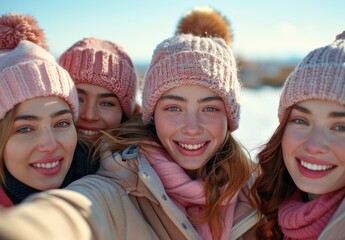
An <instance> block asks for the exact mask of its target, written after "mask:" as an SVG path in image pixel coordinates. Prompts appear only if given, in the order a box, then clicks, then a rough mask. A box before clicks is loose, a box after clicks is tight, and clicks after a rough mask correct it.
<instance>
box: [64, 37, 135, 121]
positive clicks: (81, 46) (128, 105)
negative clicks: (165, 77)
mask: <svg viewBox="0 0 345 240" xmlns="http://www.w3.org/2000/svg"><path fill="white" fill-rule="evenodd" d="M59 62H60V64H61V66H62V67H63V68H65V69H66V70H67V71H68V72H69V73H70V75H71V77H72V79H73V81H74V82H75V84H78V83H89V84H94V85H97V86H100V87H104V88H106V89H108V90H110V91H111V92H113V93H114V94H115V95H116V96H117V97H118V99H119V101H120V104H121V106H122V109H123V111H124V113H125V115H126V116H127V117H131V116H132V114H133V112H134V107H135V95H136V88H137V79H136V73H135V70H134V66H133V63H132V61H131V59H130V57H129V56H128V54H127V53H126V52H125V51H124V50H123V48H122V47H120V46H119V45H117V44H115V43H113V42H110V41H105V40H100V39H96V38H84V39H83V40H81V41H78V42H76V43H75V44H74V45H73V46H71V47H70V48H69V49H67V50H66V51H65V52H64V53H63V54H62V55H61V57H60V61H59Z"/></svg>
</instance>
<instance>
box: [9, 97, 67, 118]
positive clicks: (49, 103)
mask: <svg viewBox="0 0 345 240" xmlns="http://www.w3.org/2000/svg"><path fill="white" fill-rule="evenodd" d="M61 108H67V109H70V107H69V105H68V104H67V102H66V101H65V100H64V99H62V98H60V97H57V96H47V97H36V98H33V99H28V100H26V101H24V102H22V103H20V104H19V105H18V107H17V110H16V115H19V114H28V115H31V114H40V115H44V114H49V113H51V112H54V111H56V110H58V109H61Z"/></svg>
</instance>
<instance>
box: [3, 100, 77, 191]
mask: <svg viewBox="0 0 345 240" xmlns="http://www.w3.org/2000/svg"><path fill="white" fill-rule="evenodd" d="M76 144H77V132H76V129H75V126H74V124H73V115H72V112H71V109H70V108H69V106H68V104H67V103H66V102H65V101H64V100H62V99H61V98H59V97H39V98H34V99H30V100H27V101H25V102H23V103H21V104H20V105H19V106H18V108H17V110H16V113H15V116H14V122H13V126H12V129H11V132H10V136H9V139H8V141H7V144H6V146H5V151H4V162H5V166H6V167H7V169H8V171H9V172H10V173H11V174H12V175H13V176H14V177H15V178H16V179H17V180H19V181H20V182H22V183H24V184H26V185H28V186H30V187H32V188H35V189H38V190H47V189H53V188H58V187H60V186H61V184H62V182H63V180H64V178H65V176H66V174H67V172H68V170H69V168H70V166H71V163H72V160H73V154H74V150H75V147H76Z"/></svg>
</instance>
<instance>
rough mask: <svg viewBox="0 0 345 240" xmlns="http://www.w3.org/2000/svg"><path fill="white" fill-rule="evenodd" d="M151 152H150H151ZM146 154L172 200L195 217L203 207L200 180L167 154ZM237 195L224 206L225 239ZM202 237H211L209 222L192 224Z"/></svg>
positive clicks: (231, 220)
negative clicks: (192, 176) (190, 174)
mask: <svg viewBox="0 0 345 240" xmlns="http://www.w3.org/2000/svg"><path fill="white" fill-rule="evenodd" d="M151 153H152V154H151ZM151 153H150V155H151V156H147V159H148V161H149V162H150V165H151V166H152V167H153V169H154V170H155V171H156V173H157V174H158V176H159V178H160V179H161V181H162V183H163V186H164V188H165V191H166V192H167V194H168V195H169V197H170V198H171V199H172V201H173V202H174V203H175V204H176V205H177V206H178V207H179V208H180V209H181V210H182V211H183V212H184V213H185V214H186V215H187V217H188V218H195V217H197V216H198V215H199V214H200V213H201V212H202V211H203V210H204V207H205V203H206V198H205V189H204V183H203V182H202V181H201V180H192V179H191V178H190V177H189V176H188V175H187V174H186V173H185V172H184V170H183V169H182V168H181V167H180V166H179V165H178V164H177V163H176V162H174V161H173V160H172V159H171V158H170V157H169V156H167V155H164V154H162V153H159V152H157V151H155V150H153V151H152V152H151ZM236 201H237V195H236V196H235V197H234V199H232V200H231V202H230V204H228V205H227V206H224V207H226V209H227V210H226V214H225V223H226V224H225V225H224V227H223V232H222V236H221V239H227V238H228V236H229V234H230V231H231V228H232V223H233V217H234V211H235V205H236ZM194 227H195V229H196V230H197V232H198V233H199V235H200V236H201V238H202V239H208V240H209V239H213V237H212V233H211V230H210V226H209V224H207V223H205V224H202V225H197V226H194Z"/></svg>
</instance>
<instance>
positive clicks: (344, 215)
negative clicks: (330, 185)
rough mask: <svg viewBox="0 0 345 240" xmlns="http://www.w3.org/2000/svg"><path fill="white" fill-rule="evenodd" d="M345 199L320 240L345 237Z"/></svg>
mask: <svg viewBox="0 0 345 240" xmlns="http://www.w3.org/2000/svg"><path fill="white" fill-rule="evenodd" d="M344 226H345V199H344V200H343V201H342V202H341V203H340V205H339V207H338V209H337V211H336V212H335V213H334V215H333V217H332V218H331V220H330V221H329V223H328V224H327V226H326V228H325V229H324V230H323V232H322V233H321V235H320V237H319V239H327V240H328V239H342V238H343V237H344V236H345V228H344Z"/></svg>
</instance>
